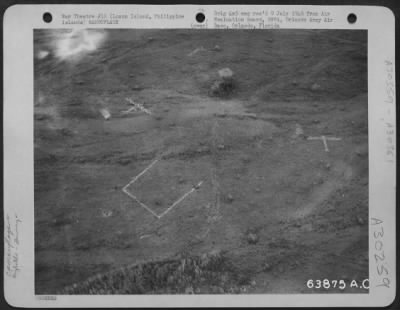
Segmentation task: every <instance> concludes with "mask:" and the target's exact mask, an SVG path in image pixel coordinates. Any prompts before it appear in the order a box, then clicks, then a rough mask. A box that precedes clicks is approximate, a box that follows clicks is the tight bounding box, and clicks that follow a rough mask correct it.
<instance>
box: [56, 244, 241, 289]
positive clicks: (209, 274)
mask: <svg viewBox="0 0 400 310" xmlns="http://www.w3.org/2000/svg"><path fill="white" fill-rule="evenodd" d="M238 279H243V277H240V276H239V277H238V273H237V272H236V270H235V268H234V266H233V265H232V263H231V262H230V261H229V259H228V257H227V256H226V255H225V254H224V253H221V252H211V253H208V254H204V255H201V256H189V255H184V256H183V257H180V258H172V259H168V260H162V261H153V262H146V263H141V264H136V265H132V266H128V267H124V268H120V269H117V270H114V271H111V272H108V273H105V274H99V275H96V276H94V277H91V278H89V279H87V280H86V281H84V282H82V283H76V284H73V285H71V286H68V287H65V288H64V289H63V290H62V291H61V292H59V294H190V293H206V294H212V293H223V292H230V291H234V290H233V289H232V288H234V287H235V286H236V283H237V281H238ZM241 282H243V281H241ZM238 284H240V283H238Z"/></svg>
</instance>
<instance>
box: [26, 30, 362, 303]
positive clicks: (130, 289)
mask: <svg viewBox="0 0 400 310" xmlns="http://www.w3.org/2000/svg"><path fill="white" fill-rule="evenodd" d="M33 39H34V44H33V46H34V60H33V61H34V240H35V243H34V245H35V252H34V254H35V256H34V266H35V273H34V274H35V294H38V295H47V294H52V295H108V294H109V295H112V294H117V295H121V294H132V295H134V294H161V295H162V294H171V295H175V294H225V295H230V294H331V293H336V294H337V293H348V294H353V293H356V294H360V293H368V292H369V289H368V287H369V281H368V278H369V274H368V273H369V264H368V205H369V203H368V202H369V196H368V186H369V179H368V76H367V72H368V67H367V59H368V53H367V51H368V49H367V30H337V29H332V30H315V29H265V30H247V29H240V30H232V29H231V30H228V29H202V30H199V29H67V28H66V29H35V30H34V32H33Z"/></svg>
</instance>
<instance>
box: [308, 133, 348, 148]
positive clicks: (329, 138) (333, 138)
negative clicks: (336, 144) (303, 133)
mask: <svg viewBox="0 0 400 310" xmlns="http://www.w3.org/2000/svg"><path fill="white" fill-rule="evenodd" d="M307 140H322V142H323V143H324V147H325V152H329V149H328V142H327V141H328V140H329V141H340V140H342V138H336V137H325V136H321V137H308V138H307Z"/></svg>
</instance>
